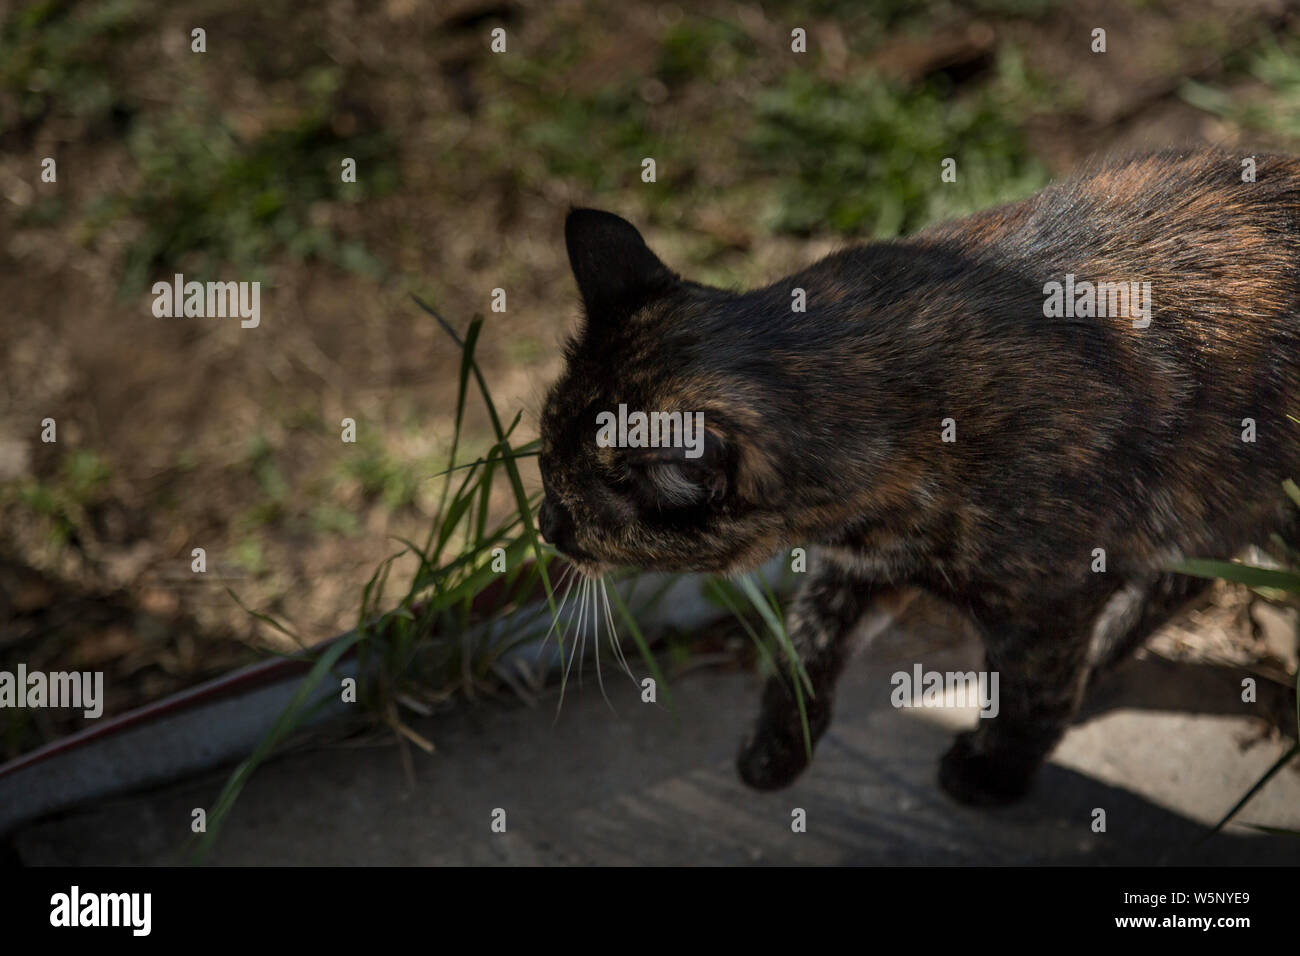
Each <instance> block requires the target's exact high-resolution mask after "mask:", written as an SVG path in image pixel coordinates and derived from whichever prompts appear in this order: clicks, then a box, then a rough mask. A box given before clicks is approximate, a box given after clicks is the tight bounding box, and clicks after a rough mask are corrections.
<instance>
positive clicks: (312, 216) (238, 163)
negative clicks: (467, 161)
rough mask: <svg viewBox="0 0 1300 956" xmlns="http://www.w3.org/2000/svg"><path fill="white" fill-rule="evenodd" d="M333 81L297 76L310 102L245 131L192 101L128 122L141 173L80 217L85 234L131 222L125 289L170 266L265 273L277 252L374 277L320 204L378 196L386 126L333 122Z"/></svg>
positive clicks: (388, 167)
mask: <svg viewBox="0 0 1300 956" xmlns="http://www.w3.org/2000/svg"><path fill="white" fill-rule="evenodd" d="M340 82H341V80H340V79H339V78H338V77H337V75H335V74H333V73H332V72H331V71H319V72H318V73H317V74H315V75H313V76H309V77H307V78H305V79H304V83H305V84H306V85H307V86H308V87H309V88H310V89H311V90H313V91H314V96H315V97H316V102H315V104H314V105H313V106H311V107H309V108H308V109H306V110H305V111H303V112H302V113H301V114H300V115H299V116H298V117H297V118H296V119H294V120H292V121H290V122H287V123H285V124H283V125H278V126H272V127H270V128H268V129H266V130H265V131H263V132H261V133H259V134H257V135H256V136H253V137H251V138H247V139H245V138H241V137H240V136H238V135H237V134H236V133H235V132H234V131H233V130H232V129H231V128H230V127H229V126H228V125H227V124H226V123H225V122H224V121H223V120H222V119H221V118H220V117H219V116H217V115H216V114H215V113H214V112H213V111H211V110H209V109H206V108H204V107H203V106H202V105H197V106H194V107H193V108H191V109H178V110H175V111H172V112H169V113H167V114H166V115H164V116H163V117H161V118H160V119H158V120H141V121H140V122H137V123H135V124H133V126H132V127H131V129H130V131H129V133H128V135H127V148H128V150H129V151H130V154H131V158H132V159H133V160H134V162H135V164H136V167H137V169H138V170H139V178H138V180H137V182H136V183H135V184H134V185H133V186H132V187H130V188H129V189H126V190H122V191H119V192H116V193H111V194H108V195H106V196H102V197H100V198H99V199H98V200H96V202H95V203H94V204H93V206H92V207H91V210H90V212H89V215H88V216H87V219H86V223H85V231H86V237H87V239H88V240H89V241H91V242H93V241H94V239H95V238H96V236H97V235H98V234H99V233H100V232H101V231H102V230H103V229H104V228H106V227H107V226H109V225H110V224H116V223H118V222H120V221H122V220H127V221H131V222H135V223H137V224H138V227H139V228H138V232H137V233H136V234H133V238H132V239H131V240H130V242H129V244H128V246H127V250H126V255H125V261H124V264H123V271H122V281H121V288H122V292H123V294H126V295H131V294H136V293H139V292H140V291H141V290H143V289H144V288H146V287H147V285H148V283H149V282H151V281H153V280H154V279H156V278H157V277H158V275H159V274H160V273H164V272H166V271H167V270H169V269H173V268H190V269H196V270H200V271H203V272H204V273H206V274H208V275H212V274H214V273H215V271H216V270H217V269H218V268H220V267H222V266H228V267H232V268H234V269H237V270H239V271H240V272H241V273H242V274H244V275H248V276H253V277H259V278H265V277H266V276H267V272H268V269H269V268H270V267H269V266H268V263H269V262H272V261H273V260H274V259H275V257H276V256H277V255H281V254H287V255H290V256H293V257H295V258H298V259H304V260H305V259H313V258H317V259H322V260H325V261H328V262H332V263H334V264H336V265H338V266H340V267H343V268H347V269H352V270H354V271H358V272H362V273H364V274H368V275H374V276H378V275H381V274H382V272H383V267H382V265H381V264H380V263H379V262H378V260H376V259H374V258H373V257H372V256H371V255H370V254H369V253H368V252H367V251H366V249H365V247H364V246H363V245H362V244H361V243H360V242H358V241H356V240H353V239H346V238H344V237H343V236H342V234H341V233H339V232H337V231H336V230H335V229H333V228H331V227H330V226H329V225H328V224H327V223H324V222H322V221H321V220H322V218H325V219H328V215H326V216H325V217H322V216H321V213H326V212H327V208H328V206H329V205H330V204H333V203H348V202H358V201H361V200H365V199H370V198H374V197H377V196H382V195H385V194H387V193H388V192H390V191H391V190H392V189H393V188H394V186H395V184H396V181H397V173H396V166H395V164H394V162H393V158H392V151H393V144H392V143H391V140H390V138H389V137H388V136H387V135H386V134H383V133H380V132H356V133H350V134H348V135H342V134H340V133H339V132H338V131H337V130H336V129H335V127H334V124H333V121H332V117H333V115H334V109H333V106H332V98H331V94H330V93H329V91H330V90H332V89H334V88H336V87H337V86H338V84H339V83H340ZM344 157H351V158H353V159H355V160H356V162H357V168H358V169H359V170H360V171H361V174H359V175H358V177H357V182H356V183H344V182H342V181H341V166H340V163H341V160H342V159H343V158H344ZM195 257H198V258H197V261H196V259H195Z"/></svg>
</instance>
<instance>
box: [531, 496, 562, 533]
mask: <svg viewBox="0 0 1300 956" xmlns="http://www.w3.org/2000/svg"><path fill="white" fill-rule="evenodd" d="M537 527H538V529H539V530H540V531H541V532H542V539H543V540H544V541H546V542H547V543H548V544H557V543H558V539H559V536H560V519H559V518H558V517H557V516H556V514H555V508H554V507H553V506H552V505H551V499H549V498H543V499H542V506H541V507H540V508H539V509H537Z"/></svg>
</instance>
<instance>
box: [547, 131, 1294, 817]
mask: <svg viewBox="0 0 1300 956" xmlns="http://www.w3.org/2000/svg"><path fill="white" fill-rule="evenodd" d="M1256 162H1257V170H1258V171H1257V181H1256V182H1242V180H1241V163H1240V159H1239V158H1237V157H1232V156H1226V155H1222V154H1217V153H1194V154H1178V153H1163V154H1159V155H1155V156H1145V157H1139V158H1135V159H1130V160H1126V161H1122V162H1118V163H1114V164H1111V165H1107V166H1102V167H1099V168H1097V169H1094V170H1091V171H1088V172H1085V173H1083V174H1081V175H1079V176H1077V177H1076V178H1074V179H1071V180H1069V181H1067V182H1063V183H1061V184H1058V185H1054V186H1051V187H1049V188H1047V189H1045V190H1043V191H1042V192H1040V193H1038V194H1037V195H1035V196H1033V197H1031V198H1029V199H1027V200H1024V201H1023V202H1020V203H1015V204H1013V205H1009V206H1005V207H1001V208H999V209H994V210H988V211H985V212H982V213H979V214H977V215H975V216H972V217H969V218H967V219H963V220H958V221H956V222H951V223H944V224H941V225H938V226H935V227H933V228H930V229H928V230H926V231H924V232H922V233H920V234H918V235H916V236H914V237H912V238H909V239H905V240H900V241H897V242H888V243H876V244H871V245H866V246H861V247H857V248H852V249H847V250H844V251H842V252H838V253H835V254H834V255H831V256H828V257H826V258H825V259H822V260H821V261H819V262H817V263H815V264H813V265H811V266H809V267H808V268H806V269H803V270H801V271H799V272H797V273H795V274H794V275H791V276H789V277H787V278H785V279H782V280H780V281H778V282H775V283H773V284H771V285H769V286H766V287H764V288H760V289H756V290H754V291H751V292H742V293H734V292H728V291H723V290H719V289H713V288H709V287H706V286H702V285H699V284H696V283H692V282H688V281H685V280H682V279H680V278H679V277H677V276H676V275H674V274H673V273H671V272H670V271H669V270H668V269H667V267H665V266H663V264H662V263H660V262H659V260H658V259H657V258H655V257H654V255H653V254H652V253H651V252H650V251H649V250H648V249H647V248H646V247H645V245H644V243H643V242H642V240H641V238H640V236H639V235H638V234H637V233H636V231H635V229H633V228H632V227H631V226H630V225H629V224H627V223H626V222H624V221H622V220H620V219H618V218H617V217H614V216H610V215H609V214H606V213H597V212H593V211H590V210H575V211H574V212H573V213H572V214H571V215H570V218H569V222H568V224H567V226H566V236H567V241H568V246H569V252H570V258H571V261H572V263H573V266H574V272H575V275H576V277H577V280H578V285H579V289H580V291H581V293H582V296H583V302H584V307H585V312H586V320H585V322H584V325H583V327H582V329H581V330H580V332H579V333H578V334H577V335H576V336H575V338H574V339H573V340H572V341H571V343H570V345H569V348H568V353H567V354H568V365H567V368H566V371H565V373H564V375H563V376H562V377H561V379H560V380H559V382H557V383H556V385H555V386H554V387H553V388H552V390H551V393H550V395H549V397H548V401H547V405H546V410H545V412H544V415H543V419H542V457H541V468H542V476H543V481H544V483H545V486H546V494H547V501H546V507H545V509H544V514H543V530H544V532H545V533H546V536H547V537H548V539H550V540H553V541H555V542H556V543H557V545H558V546H559V547H560V549H561V550H562V551H565V552H566V553H568V554H570V555H572V556H573V557H574V558H575V560H577V561H578V562H579V563H580V564H581V565H582V566H583V567H584V568H586V569H587V570H588V571H591V572H593V573H594V572H598V571H599V570H600V569H601V568H602V567H604V566H609V565H635V566H639V567H645V568H656V569H666V570H704V571H732V570H737V569H741V568H747V567H752V566H754V565H756V564H758V563H759V562H761V561H762V560H763V559H764V558H766V557H768V556H769V555H771V554H772V553H774V552H776V551H778V550H780V549H782V548H789V547H794V546H802V547H807V548H809V549H811V555H812V561H811V563H810V567H809V570H808V573H807V577H806V579H805V582H804V584H803V586H802V589H801V591H800V593H799V595H798V596H797V597H796V599H795V601H794V604H793V607H792V609H791V612H790V629H791V632H792V635H793V638H794V640H795V642H796V644H797V646H798V647H799V649H800V652H801V654H802V655H803V657H804V662H805V666H806V667H807V668H808V670H809V673H810V675H812V677H813V682H814V688H815V691H816V695H817V696H816V702H815V704H814V705H813V710H812V716H813V718H814V719H813V725H814V727H813V729H814V731H815V733H816V734H819V733H820V732H821V730H823V729H824V728H825V725H826V722H827V721H828V720H829V716H830V704H831V698H832V691H833V688H834V681H835V678H836V676H837V675H838V673H839V670H840V668H841V667H842V665H843V661H844V656H845V648H846V646H847V638H848V635H849V634H850V633H851V631H852V630H853V626H854V624H855V622H856V621H857V619H858V618H859V617H860V616H861V614H862V611H863V610H864V609H865V608H866V607H867V605H868V603H869V602H870V601H871V600H872V599H873V598H874V597H876V596H878V595H880V594H884V593H888V592H891V591H893V590H894V589H898V588H920V589H923V590H927V591H929V592H932V593H934V594H936V595H938V596H940V597H943V598H946V599H947V600H949V601H952V602H953V603H954V604H955V605H956V606H957V607H959V608H962V609H963V610H968V611H969V612H970V614H971V615H972V617H973V619H974V621H975V622H976V624H977V625H978V626H979V628H980V630H981V632H982V634H983V636H984V640H985V645H986V650H987V655H988V666H989V668H990V669H995V670H997V671H998V672H999V674H1000V677H1001V698H1002V704H1001V707H1002V709H1001V713H1000V714H999V716H998V717H996V718H995V719H992V720H981V721H980V727H979V729H978V730H977V731H975V732H973V733H971V734H967V735H963V736H962V737H961V738H959V740H958V742H957V743H956V744H955V745H954V747H953V749H952V750H951V751H950V752H949V753H948V755H947V756H946V757H945V758H944V761H943V764H942V768H941V777H940V778H941V782H942V783H943V784H944V786H945V787H946V788H947V789H948V790H949V791H950V792H952V793H954V794H955V795H957V796H959V797H961V798H962V799H966V800H969V801H972V802H998V801H1002V800H1007V799H1012V798H1014V797H1016V796H1018V795H1019V794H1020V793H1022V792H1023V791H1024V790H1025V788H1026V787H1027V786H1028V784H1029V781H1030V778H1031V776H1032V773H1033V771H1034V769H1035V768H1036V767H1037V766H1038V765H1039V763H1040V762H1041V761H1042V760H1043V758H1044V757H1045V756H1046V755H1047V753H1048V752H1050V750H1051V748H1052V747H1053V746H1054V744H1055V743H1056V741H1057V740H1058V739H1059V737H1060V735H1061V733H1062V732H1063V730H1064V727H1065V726H1066V724H1067V723H1068V721H1069V719H1070V717H1071V715H1072V714H1073V713H1074V711H1075V708H1076V707H1077V705H1078V702H1079V698H1080V695H1081V693H1082V689H1083V687H1084V685H1085V684H1086V682H1087V678H1088V674H1089V672H1090V668H1092V667H1093V666H1094V665H1096V664H1097V663H1099V662H1100V661H1102V660H1105V659H1112V658H1113V657H1114V656H1115V655H1116V654H1118V653H1120V652H1121V649H1123V648H1127V647H1131V646H1132V645H1133V644H1135V643H1136V642H1138V641H1140V640H1141V638H1142V637H1144V636H1145V635H1146V634H1147V633H1149V632H1150V631H1151V630H1152V629H1153V628H1154V627H1156V626H1158V624H1159V623H1160V622H1161V621H1162V620H1164V619H1165V617H1167V616H1168V614H1169V613H1172V612H1173V611H1174V610H1175V608H1176V607H1177V606H1178V605H1179V604H1180V603H1181V602H1183V601H1185V600H1186V599H1187V597H1188V595H1189V594H1190V593H1192V591H1194V586H1193V585H1192V584H1191V583H1189V581H1188V579H1185V578H1182V577H1178V576H1175V575H1171V574H1170V573H1169V571H1168V569H1169V567H1170V566H1171V564H1173V563H1174V562H1176V561H1177V560H1179V559H1180V558H1182V557H1191V556H1205V555H1214V556H1223V555H1228V554H1231V553H1233V552H1235V551H1237V550H1238V549H1240V548H1241V547H1243V546H1244V545H1246V544H1248V543H1250V542H1252V541H1257V540H1261V539H1263V538H1264V537H1265V536H1266V535H1267V533H1268V531H1269V530H1270V529H1271V528H1273V527H1274V526H1275V524H1276V523H1277V521H1278V518H1279V515H1280V513H1281V512H1280V505H1281V502H1282V498H1281V495H1280V491H1279V487H1280V484H1281V482H1282V480H1283V479H1285V478H1287V477H1289V476H1292V475H1296V474H1300V442H1296V441H1295V440H1294V439H1295V435H1294V433H1293V431H1292V429H1293V428H1295V427H1297V426H1295V425H1294V424H1292V423H1289V422H1288V421H1287V419H1286V414H1287V412H1300V401H1298V400H1300V352H1298V351H1297V348H1296V345H1297V337H1300V161H1297V160H1295V159H1291V158H1287V157H1277V156H1257V157H1256ZM1066 273H1073V274H1074V275H1075V276H1077V277H1078V278H1079V279H1080V280H1087V281H1089V282H1094V283H1095V282H1100V281H1117V282H1119V281H1122V282H1130V281H1135V282H1150V283H1151V290H1152V312H1151V322H1150V325H1149V327H1147V328H1145V329H1135V328H1134V327H1133V322H1132V315H1131V314H1129V315H1121V316H1110V317H1104V318H1102V317H1074V318H1048V317H1045V316H1044V314H1043V302H1044V298H1045V296H1044V284H1045V283H1047V282H1050V281H1061V280H1062V279H1063V277H1064V276H1065V274H1066ZM796 288H798V289H804V290H806V293H807V311H806V312H802V313H800V312H794V311H792V310H791V293H792V290H794V289H796ZM619 402H625V403H627V404H628V405H629V407H632V408H641V409H645V410H683V411H702V412H704V418H705V423H706V427H707V429H708V430H709V432H710V434H711V435H712V437H713V441H712V444H711V445H710V450H709V452H708V454H706V455H705V456H703V457H702V458H701V459H700V460H698V461H687V460H684V459H682V458H681V457H680V456H679V457H678V458H676V459H672V458H671V456H667V453H666V452H665V451H664V450H659V451H658V458H657V462H658V464H656V466H655V467H658V468H660V469H662V467H664V466H663V462H664V461H668V462H669V465H668V467H672V468H675V469H677V471H675V472H673V474H674V475H675V476H676V478H677V479H678V480H680V481H684V482H687V483H690V484H689V485H688V486H694V487H699V488H701V489H704V488H706V487H707V488H708V489H710V493H709V495H708V496H707V497H705V496H704V495H703V493H701V495H700V497H699V500H697V501H694V502H693V503H692V504H690V505H689V506H686V507H669V506H667V505H666V504H665V502H664V501H663V500H661V499H660V498H657V497H656V491H655V488H656V485H655V483H654V482H653V481H649V480H647V477H646V475H647V472H646V471H645V469H646V468H647V465H646V463H645V461H644V450H642V452H641V453H634V452H633V451H631V450H623V449H618V450H616V451H618V454H615V455H610V454H608V453H605V454H603V456H601V455H597V454H596V453H595V452H596V449H595V446H594V434H595V426H594V418H593V416H594V414H595V412H596V411H599V410H607V409H608V410H612V409H614V408H616V407H617V404H618V403H619ZM946 418H952V419H954V420H955V423H956V429H957V440H956V441H955V442H943V441H941V440H940V436H941V428H942V425H941V423H942V421H943V420H944V419H946ZM1246 418H1249V419H1253V421H1254V422H1255V428H1256V441H1255V442H1253V443H1251V442H1245V441H1243V440H1242V431H1243V419H1246ZM654 474H658V475H662V474H663V472H662V470H660V471H658V472H655V473H654ZM718 489H721V492H720V493H715V492H718ZM1095 548H1102V549H1104V550H1105V553H1106V570H1105V572H1104V573H1098V572H1094V571H1093V570H1092V562H1093V549H1095ZM805 763H806V759H805V755H804V753H803V747H802V743H801V736H800V732H799V721H798V715H797V711H796V710H795V707H794V702H793V699H792V697H791V696H790V694H789V692H788V690H787V688H786V685H785V684H784V682H783V681H782V680H781V679H773V681H772V682H771V683H770V684H769V686H768V688H767V689H766V691H765V693H764V703H763V710H762V716H761V718H760V720H759V726H758V732H757V733H756V735H755V737H754V738H753V740H752V741H751V742H750V743H748V744H747V745H746V747H745V749H744V750H743V752H742V755H741V760H740V768H741V773H742V775H743V776H744V778H745V779H746V780H747V781H748V782H750V783H751V784H753V785H755V786H758V787H776V786H782V785H784V784H786V783H789V782H790V781H791V780H792V779H794V777H795V776H796V775H797V774H798V773H799V772H800V771H801V770H802V769H803V767H804V765H805Z"/></svg>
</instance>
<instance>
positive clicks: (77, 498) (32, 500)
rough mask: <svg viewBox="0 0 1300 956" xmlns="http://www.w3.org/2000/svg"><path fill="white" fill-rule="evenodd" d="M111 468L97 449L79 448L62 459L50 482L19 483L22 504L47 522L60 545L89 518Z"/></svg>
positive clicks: (19, 497) (66, 541) (53, 538)
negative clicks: (89, 511)
mask: <svg viewBox="0 0 1300 956" xmlns="http://www.w3.org/2000/svg"><path fill="white" fill-rule="evenodd" d="M110 477H111V471H110V469H109V467H108V464H107V463H106V462H105V461H104V459H103V458H101V457H100V456H99V455H98V454H97V453H96V452H94V451H92V450H90V449H87V448H78V449H76V450H75V451H73V452H71V453H70V454H68V455H67V457H65V458H64V459H63V460H62V463H61V465H60V467H59V471H58V473H57V474H56V475H55V476H54V479H53V480H52V481H47V482H42V481H39V480H37V479H34V478H33V479H27V480H25V481H23V482H21V483H19V484H18V485H17V486H16V488H17V499H18V501H19V503H20V504H21V505H23V506H24V507H25V508H27V509H28V510H30V511H32V512H33V513H35V514H38V515H41V516H42V517H44V518H45V519H47V521H48V522H49V525H48V527H49V537H50V541H51V543H53V544H54V545H56V546H59V547H62V546H63V545H65V544H67V543H69V542H70V541H72V540H73V538H74V537H76V535H77V529H78V528H79V527H84V526H85V525H86V523H87V522H88V521H89V518H88V516H87V509H88V508H89V507H91V506H92V505H93V504H94V503H95V502H96V501H98V500H99V498H100V494H101V492H102V491H103V490H104V488H105V486H106V485H107V484H108V480H109V478H110Z"/></svg>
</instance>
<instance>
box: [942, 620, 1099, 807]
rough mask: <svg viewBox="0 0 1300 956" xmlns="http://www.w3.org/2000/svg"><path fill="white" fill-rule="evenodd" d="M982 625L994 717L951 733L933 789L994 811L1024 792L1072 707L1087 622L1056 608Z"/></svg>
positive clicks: (1084, 666)
mask: <svg viewBox="0 0 1300 956" xmlns="http://www.w3.org/2000/svg"><path fill="white" fill-rule="evenodd" d="M981 627H982V629H983V630H984V641H985V650H986V655H985V659H986V664H985V667H986V669H987V671H988V672H989V680H990V685H991V680H992V675H993V674H994V673H996V674H997V680H998V682H997V685H996V686H997V688H998V691H997V693H996V695H995V697H994V699H995V701H996V704H997V712H996V715H995V716H991V717H981V718H980V719H979V725H978V726H977V727H976V729H975V730H973V731H967V732H965V733H962V734H959V735H958V736H957V740H956V741H955V742H954V743H953V745H952V747H951V748H950V749H949V750H948V752H947V753H946V754H944V756H943V759H942V761H941V762H940V765H939V785H940V786H941V787H943V789H944V790H946V791H947V792H948V793H949V794H950V795H951V796H953V797H955V798H956V799H958V800H960V801H961V802H962V803H967V804H971V805H973V806H998V805H1002V804H1007V803H1011V802H1014V801H1015V800H1018V799H1019V798H1020V797H1022V796H1024V794H1025V793H1026V792H1027V791H1028V790H1029V787H1030V785H1031V784H1032V782H1033V778H1034V776H1035V774H1036V772H1037V770H1038V768H1039V767H1040V766H1041V765H1042V763H1043V761H1044V759H1046V757H1047V755H1048V754H1050V753H1051V752H1052V749H1053V748H1054V747H1055V746H1056V744H1057V742H1058V741H1059V740H1060V739H1061V737H1062V736H1063V735H1064V733H1065V731H1066V728H1067V727H1068V726H1069V723H1070V720H1071V719H1072V718H1073V716H1074V714H1075V712H1076V710H1077V709H1078V705H1079V701H1080V699H1081V697H1082V695H1083V688H1084V684H1085V682H1086V680H1087V676H1088V662H1089V657H1088V648H1089V632H1088V629H1087V626H1086V617H1084V616H1083V615H1078V616H1073V615H1071V614H1070V613H1069V612H1068V611H1064V610H1061V609H1057V610H1056V611H1054V612H1053V613H1051V614H1050V615H1043V616H1041V617H1039V618H1038V619H1036V620H1033V621H1023V620H1010V619H1007V620H1003V621H999V622H998V623H997V624H993V623H992V622H990V621H988V620H985V621H982V622H981Z"/></svg>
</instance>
